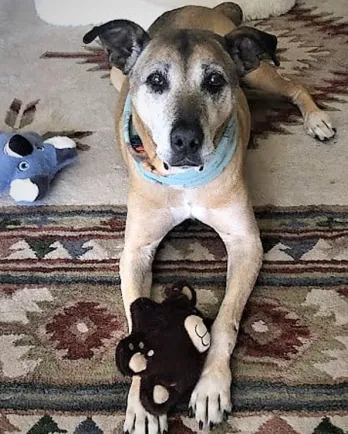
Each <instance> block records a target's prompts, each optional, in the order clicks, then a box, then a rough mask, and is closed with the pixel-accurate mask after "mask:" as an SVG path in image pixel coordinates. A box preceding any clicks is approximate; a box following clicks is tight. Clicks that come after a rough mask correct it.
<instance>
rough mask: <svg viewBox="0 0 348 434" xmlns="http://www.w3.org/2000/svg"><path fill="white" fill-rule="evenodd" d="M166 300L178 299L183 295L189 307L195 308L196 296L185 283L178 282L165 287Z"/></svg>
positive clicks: (182, 281)
mask: <svg viewBox="0 0 348 434" xmlns="http://www.w3.org/2000/svg"><path fill="white" fill-rule="evenodd" d="M165 294H166V296H167V298H170V299H173V298H179V297H182V296H183V295H184V296H185V297H186V298H187V299H188V300H189V302H190V305H191V306H192V307H193V306H196V302H197V296H196V291H195V290H194V289H193V288H192V287H191V286H190V285H189V284H188V283H187V282H186V281H185V280H179V281H178V282H176V283H174V285H171V286H167V287H166V289H165Z"/></svg>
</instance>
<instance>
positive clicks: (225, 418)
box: [224, 411, 228, 422]
mask: <svg viewBox="0 0 348 434" xmlns="http://www.w3.org/2000/svg"><path fill="white" fill-rule="evenodd" d="M227 419H228V413H227V411H224V421H225V422H226V421H227Z"/></svg>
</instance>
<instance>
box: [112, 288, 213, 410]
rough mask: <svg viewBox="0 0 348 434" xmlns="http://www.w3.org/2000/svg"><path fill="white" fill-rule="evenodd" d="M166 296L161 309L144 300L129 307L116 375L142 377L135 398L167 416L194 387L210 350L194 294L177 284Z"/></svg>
mask: <svg viewBox="0 0 348 434" xmlns="http://www.w3.org/2000/svg"><path fill="white" fill-rule="evenodd" d="M166 295H167V298H166V299H165V300H164V301H163V303H161V304H159V303H156V302H154V301H152V300H150V299H148V298H140V299H138V300H136V301H135V302H134V303H133V304H132V306H131V314H132V322H133V332H132V333H131V335H129V336H128V337H127V338H125V339H123V340H122V341H121V342H120V344H119V345H118V347H117V350H116V364H117V366H118V368H119V370H120V371H121V372H122V373H123V374H124V375H130V376H131V375H140V376H141V378H142V381H141V392H140V398H141V400H142V404H143V405H144V407H145V408H146V410H147V411H149V412H150V413H153V414H163V413H166V412H167V411H168V409H169V408H170V407H172V405H173V404H174V403H176V402H177V401H178V399H179V398H180V397H181V396H182V395H183V394H184V393H186V392H187V391H188V390H189V389H191V388H193V387H194V386H195V383H196V382H197V380H198V378H199V375H200V372H201V369H202V367H203V363H204V360H205V357H206V352H207V350H208V348H209V346H210V333H209V331H208V329H207V327H206V325H205V323H204V320H203V318H202V315H201V314H200V312H199V311H198V310H197V309H196V308H195V304H196V294H195V292H194V290H193V289H191V288H190V287H189V286H188V285H187V284H186V283H184V282H180V283H178V284H176V285H174V286H172V287H170V288H167V289H166Z"/></svg>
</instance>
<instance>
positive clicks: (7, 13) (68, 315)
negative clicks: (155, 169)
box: [0, 0, 348, 434]
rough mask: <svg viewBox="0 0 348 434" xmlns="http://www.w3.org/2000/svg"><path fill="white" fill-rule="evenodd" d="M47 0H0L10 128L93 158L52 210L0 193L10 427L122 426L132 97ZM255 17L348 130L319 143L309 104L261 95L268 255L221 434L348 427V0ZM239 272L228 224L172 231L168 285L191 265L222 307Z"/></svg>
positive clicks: (260, 206)
mask: <svg viewBox="0 0 348 434" xmlns="http://www.w3.org/2000/svg"><path fill="white" fill-rule="evenodd" d="M31 3H32V2H31V1H28V2H23V1H21V0H3V1H2V2H0V16H1V17H2V19H1V22H0V54H1V58H2V59H6V62H0V83H1V86H0V95H1V102H2V103H1V104H0V129H1V130H6V131H14V130H17V129H18V128H20V129H24V130H35V131H38V132H39V133H41V134H44V135H45V136H46V137H49V136H51V135H56V134H64V135H69V136H70V137H72V138H74V139H75V140H76V141H77V142H78V149H79V151H80V152H79V154H80V161H79V163H78V164H77V165H76V166H74V167H71V168H67V169H66V171H64V173H63V174H62V176H60V177H59V180H57V182H56V183H55V184H54V185H53V186H52V189H51V191H50V194H49V195H47V197H46V198H45V202H44V205H50V206H45V207H34V208H29V209H28V208H26V209H23V208H19V207H13V205H14V204H13V202H11V200H9V198H8V197H7V196H6V195H1V196H0V434H9V433H20V434H49V433H68V434H121V433H122V426H123V418H124V409H125V402H126V395H127V388H128V383H127V381H126V380H125V379H124V378H122V377H121V376H120V375H119V373H118V372H117V371H116V368H115V365H114V361H113V358H114V349H115V346H116V344H117V342H118V341H119V339H121V338H122V337H123V336H124V334H125V333H126V327H125V322H124V314H123V308H122V302H121V297H120V291H119V275H118V264H119V257H120V253H121V251H122V248H123V244H122V243H123V232H124V223H125V217H126V210H125V208H124V207H123V205H124V204H125V198H126V191H127V182H126V171H125V168H124V166H123V164H122V161H121V157H120V152H119V151H118V149H117V147H116V146H115V144H114V126H113V113H114V107H115V103H116V100H117V93H116V92H115V90H114V89H113V87H112V86H111V85H110V82H109V80H108V72H109V65H108V63H107V61H106V58H105V55H104V53H103V52H102V51H101V50H100V48H99V47H98V46H95V47H88V48H87V47H84V46H83V45H82V42H81V38H82V35H83V34H84V33H85V32H86V31H87V30H88V29H89V28H87V27H76V28H69V29H68V30H67V28H59V27H53V26H49V25H47V24H44V23H42V22H40V20H39V19H38V18H37V17H36V16H35V13H34V9H33V7H32V8H31V7H30V5H31ZM32 6H33V5H32ZM255 25H256V26H257V27H258V28H260V29H261V30H265V31H270V32H272V33H275V34H276V35H277V37H278V39H279V44H278V46H279V57H280V60H281V67H280V72H281V73H285V74H288V75H290V76H292V77H293V78H295V79H298V80H300V81H301V82H302V83H303V84H305V85H306V86H307V87H308V88H309V89H310V90H311V92H312V94H313V95H314V96H315V99H316V101H317V102H318V104H319V105H321V106H322V107H323V108H324V109H325V110H329V111H330V115H331V116H332V118H333V120H334V122H335V124H336V126H337V128H338V134H337V136H336V137H335V139H334V140H333V141H331V142H330V143H328V144H322V143H318V142H316V141H315V140H313V139H312V138H310V137H308V136H305V135H304V133H303V127H302V124H301V121H300V118H299V116H298V112H297V110H296V109H295V108H294V107H292V106H291V105H289V104H287V103H285V102H279V101H274V100H271V99H269V101H267V103H266V102H265V96H262V98H260V96H259V95H254V94H250V105H251V108H252V116H253V132H252V138H251V141H250V146H249V151H248V156H247V176H248V178H249V184H250V189H251V192H252V195H253V196H252V198H253V203H254V205H255V206H256V207H257V208H256V211H257V219H258V222H259V225H260V228H261V231H262V239H263V245H264V249H265V261H264V265H263V268H262V271H261V274H260V277H259V279H258V282H257V285H256V288H255V290H254V292H253V295H252V297H251V299H250V301H249V303H248V305H247V309H246V312H245V315H244V318H243V325H242V328H241V332H240V336H239V341H238V347H237V350H236V352H235V354H234V357H233V360H232V364H233V372H234V377H235V382H234V385H233V400H234V413H233V415H232V417H231V418H230V419H229V420H228V421H227V422H226V423H225V424H223V425H221V426H219V427H217V428H215V429H214V431H213V432H214V433H217V434H234V433H239V434H347V433H348V201H347V199H348V196H347V185H348V179H347V167H348V152H347V143H346V137H347V133H348V131H347V114H346V113H347V95H348V74H347V64H348V43H347V42H348V10H347V5H346V0H332V1H330V2H329V1H320V2H319V1H318V0H304V1H303V0H299V1H298V2H297V5H296V7H295V8H294V9H293V10H292V11H291V12H290V13H288V14H286V15H284V16H282V17H278V18H271V19H268V20H264V21H261V22H257V23H255ZM28 35H30V43H28V40H29V36H28ZM88 180H92V181H90V182H88ZM268 204H272V205H273V207H268V206H267V205H268ZM323 204H325V205H323ZM52 205H53V206H52ZM116 205H117V206H116ZM118 205H120V207H118ZM225 273H226V256H225V250H224V247H223V245H222V242H221V241H220V240H219V239H218V237H217V235H216V234H215V233H214V232H213V231H211V230H210V229H208V228H206V227H205V226H202V225H200V224H198V223H194V222H187V223H185V225H183V226H181V227H179V228H177V229H175V230H174V231H173V232H172V233H171V234H170V235H169V236H168V237H167V238H166V240H165V242H164V243H162V246H161V248H160V250H159V252H158V256H157V259H156V262H155V270H154V282H155V283H154V294H153V296H154V297H155V298H156V299H161V297H162V294H163V289H164V286H165V285H166V284H168V283H171V282H173V281H175V280H176V279H178V278H181V277H184V278H185V279H187V280H188V281H189V282H190V283H191V284H193V285H194V286H195V288H196V289H198V302H199V307H200V308H201V310H202V311H204V312H205V313H206V314H207V315H210V316H212V317H213V316H214V315H215V313H216V311H217V309H218V305H219V303H220V301H221V299H222V296H223V290H224V285H225ZM177 410H179V411H176V412H174V414H173V415H172V416H171V419H170V433H171V434H192V433H196V432H199V431H198V427H197V426H196V424H195V422H194V421H193V420H191V419H188V418H187V417H185V404H184V403H182V404H181V406H180V407H179V408H178V409H177Z"/></svg>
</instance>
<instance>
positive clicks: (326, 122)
mask: <svg viewBox="0 0 348 434" xmlns="http://www.w3.org/2000/svg"><path fill="white" fill-rule="evenodd" d="M303 126H304V129H305V131H306V133H307V134H309V135H310V136H312V137H314V138H315V139H318V140H320V141H321V142H325V141H327V140H329V139H332V138H333V137H334V136H335V134H336V129H335V128H334V127H333V126H332V122H331V119H330V116H329V115H328V114H327V113H325V112H324V111H322V110H318V111H314V112H311V113H309V114H308V115H307V116H306V117H305V119H304V125H303Z"/></svg>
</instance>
